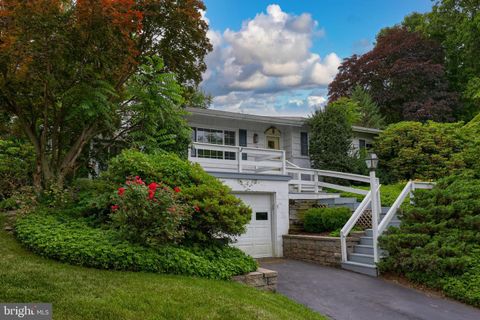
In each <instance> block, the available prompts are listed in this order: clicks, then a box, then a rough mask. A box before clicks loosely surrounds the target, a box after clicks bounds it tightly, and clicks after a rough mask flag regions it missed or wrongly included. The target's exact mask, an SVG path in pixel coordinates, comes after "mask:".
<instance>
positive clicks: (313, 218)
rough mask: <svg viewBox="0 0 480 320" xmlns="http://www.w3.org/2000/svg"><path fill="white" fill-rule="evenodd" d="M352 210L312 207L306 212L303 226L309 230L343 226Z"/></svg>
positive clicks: (320, 230) (334, 228) (314, 230)
mask: <svg viewBox="0 0 480 320" xmlns="http://www.w3.org/2000/svg"><path fill="white" fill-rule="evenodd" d="M351 215H352V211H351V210H350V209H349V208H343V207H342V208H312V209H309V210H307V211H306V212H305V215H304V217H303V228H304V229H305V231H308V232H327V231H334V230H338V229H340V228H342V227H343V226H344V225H345V223H346V222H347V221H348V219H349V218H350V216H351Z"/></svg>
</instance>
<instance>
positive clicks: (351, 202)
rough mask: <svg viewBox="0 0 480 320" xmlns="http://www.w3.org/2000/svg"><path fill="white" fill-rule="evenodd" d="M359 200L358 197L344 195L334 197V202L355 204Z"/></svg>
mask: <svg viewBox="0 0 480 320" xmlns="http://www.w3.org/2000/svg"><path fill="white" fill-rule="evenodd" d="M356 202H357V198H344V197H340V198H335V199H334V203H335V204H347V203H348V204H354V203H356Z"/></svg>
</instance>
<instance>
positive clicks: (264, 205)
mask: <svg viewBox="0 0 480 320" xmlns="http://www.w3.org/2000/svg"><path fill="white" fill-rule="evenodd" d="M236 196H237V197H239V198H240V199H242V200H243V201H244V202H245V203H246V204H247V205H249V206H250V207H251V208H252V218H251V220H250V223H249V224H248V225H247V227H246V229H247V232H246V233H244V234H243V235H241V236H240V237H238V238H237V241H236V243H235V246H236V247H238V248H240V249H242V250H243V251H244V252H246V253H248V254H249V255H251V256H252V257H254V258H263V257H272V256H273V245H272V197H271V196H270V195H265V194H236Z"/></svg>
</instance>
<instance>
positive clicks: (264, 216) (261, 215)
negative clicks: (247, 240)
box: [255, 212, 268, 220]
mask: <svg viewBox="0 0 480 320" xmlns="http://www.w3.org/2000/svg"><path fill="white" fill-rule="evenodd" d="M255 220H268V212H255Z"/></svg>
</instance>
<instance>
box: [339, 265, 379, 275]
mask: <svg viewBox="0 0 480 320" xmlns="http://www.w3.org/2000/svg"><path fill="white" fill-rule="evenodd" d="M342 268H343V269H345V270H350V271H353V272H357V273H362V274H366V275H369V276H372V277H377V276H378V270H377V267H376V266H374V265H370V264H365V263H358V262H353V261H347V262H342Z"/></svg>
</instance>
